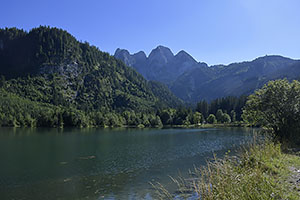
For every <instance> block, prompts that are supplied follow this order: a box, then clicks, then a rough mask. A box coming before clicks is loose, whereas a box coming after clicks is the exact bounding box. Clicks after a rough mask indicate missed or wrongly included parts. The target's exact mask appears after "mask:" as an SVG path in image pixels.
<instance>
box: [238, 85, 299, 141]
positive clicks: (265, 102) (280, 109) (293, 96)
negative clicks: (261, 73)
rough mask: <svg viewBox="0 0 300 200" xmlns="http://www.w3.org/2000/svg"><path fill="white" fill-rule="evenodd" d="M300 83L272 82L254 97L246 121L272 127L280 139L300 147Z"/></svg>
mask: <svg viewBox="0 0 300 200" xmlns="http://www.w3.org/2000/svg"><path fill="white" fill-rule="evenodd" d="M299 102H300V82H299V81H293V82H291V83H289V82H288V81H287V80H276V81H270V82H269V83H268V84H266V85H265V86H264V87H263V88H262V89H260V90H257V91H256V92H255V93H254V94H253V95H250V96H249V98H248V100H247V103H246V106H245V109H244V113H243V118H244V120H245V121H247V122H248V123H251V124H253V125H261V126H264V127H267V128H271V129H272V130H273V132H274V133H275V135H276V136H277V138H278V139H280V140H288V141H290V142H295V143H298V144H300V136H299V131H300V123H299V121H300V112H299V110H300V104H299Z"/></svg>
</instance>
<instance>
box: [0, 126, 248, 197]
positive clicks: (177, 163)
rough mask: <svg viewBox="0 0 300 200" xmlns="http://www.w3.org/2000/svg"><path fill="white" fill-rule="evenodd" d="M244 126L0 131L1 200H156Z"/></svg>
mask: <svg viewBox="0 0 300 200" xmlns="http://www.w3.org/2000/svg"><path fill="white" fill-rule="evenodd" d="M249 134H251V130H246V129H237V128H234V129H148V130H137V129H119V130H116V129H80V130H78V129H9V128H1V129H0V157H1V160H2V162H1V165H0V199H124V198H125V199H151V196H153V189H152V187H151V185H150V184H149V182H157V181H159V182H161V183H163V184H164V185H166V186H167V187H168V188H170V189H172V188H173V185H172V184H171V183H170V178H169V176H173V177H176V176H177V175H178V172H179V171H180V172H181V173H182V175H183V176H188V174H187V172H188V169H191V168H193V166H194V165H196V166H199V165H203V164H205V162H206V160H207V159H209V158H211V157H212V155H213V153H216V154H219V155H223V154H224V152H225V151H226V150H228V149H234V148H237V147H238V146H240V145H241V144H243V143H245V142H247V141H248V140H249V139H250V138H251V136H249Z"/></svg>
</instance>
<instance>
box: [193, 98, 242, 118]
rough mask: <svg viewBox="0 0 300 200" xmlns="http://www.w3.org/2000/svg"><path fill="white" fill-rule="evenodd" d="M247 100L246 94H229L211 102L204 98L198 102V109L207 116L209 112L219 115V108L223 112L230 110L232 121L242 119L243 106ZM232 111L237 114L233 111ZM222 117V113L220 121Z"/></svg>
mask: <svg viewBox="0 0 300 200" xmlns="http://www.w3.org/2000/svg"><path fill="white" fill-rule="evenodd" d="M246 100H247V97H246V96H240V97H232V96H229V97H224V98H218V99H215V100H213V101H211V102H210V103H208V102H207V101H205V100H202V101H200V102H198V103H197V106H196V110H197V111H198V112H200V113H202V114H203V115H204V117H205V118H207V117H208V115H209V114H214V115H216V116H217V112H218V110H221V111H222V112H225V113H229V112H230V116H231V121H232V122H235V121H241V120H242V118H241V115H242V108H243V107H244V105H245V103H246ZM232 111H233V112H234V113H235V114H234V113H232ZM233 117H234V119H233ZM218 118H219V119H218ZM221 118H222V117H221V115H220V116H219V117H217V119H218V121H221Z"/></svg>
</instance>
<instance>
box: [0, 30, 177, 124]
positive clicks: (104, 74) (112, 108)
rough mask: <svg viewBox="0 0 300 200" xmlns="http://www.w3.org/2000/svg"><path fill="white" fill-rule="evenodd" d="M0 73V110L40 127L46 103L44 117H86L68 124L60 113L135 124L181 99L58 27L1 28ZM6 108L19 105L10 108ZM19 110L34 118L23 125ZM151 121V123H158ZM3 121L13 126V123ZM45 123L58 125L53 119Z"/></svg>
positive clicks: (86, 118)
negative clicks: (33, 120) (129, 119)
mask: <svg viewBox="0 0 300 200" xmlns="http://www.w3.org/2000/svg"><path fill="white" fill-rule="evenodd" d="M0 76H1V77H0V87H1V91H2V96H1V98H2V99H1V101H0V104H1V105H0V106H1V108H2V110H0V111H1V115H2V116H4V115H5V116H4V118H5V117H8V118H10V117H11V118H14V120H15V121H16V123H15V124H14V125H15V126H18V125H20V126H23V125H24V126H44V124H43V123H39V121H38V119H39V117H37V116H39V113H49V112H50V111H49V112H48V111H47V112H46V111H45V112H44V108H45V109H46V108H48V110H51V112H52V113H50V114H49V115H48V116H52V117H53V116H54V115H56V116H57V117H64V114H65V116H66V115H67V114H66V112H68V111H74V112H75V113H77V114H75V115H76V116H79V118H80V119H81V120H83V119H85V120H86V121H88V122H87V123H78V124H76V123H75V124H74V123H73V122H74V121H76V120H75V119H74V117H73V118H72V117H71V118H72V119H71V121H72V123H71V122H70V123H66V121H68V120H67V118H64V120H63V122H64V123H63V124H64V125H70V126H73V125H76V126H89V125H95V124H96V125H100V124H101V125H113V124H114V122H112V123H110V122H105V123H103V122H100V121H101V120H100V119H99V120H98V121H99V123H98V122H92V121H93V119H94V118H97V117H98V118H101V117H102V118H105V120H109V119H112V118H113V119H117V120H115V121H118V123H116V124H118V125H124V124H127V122H124V118H126V117H128V115H130V117H132V118H134V120H135V118H136V121H135V122H131V124H135V125H138V124H142V123H143V122H142V121H141V120H144V121H149V119H148V118H151V119H152V118H154V119H156V114H155V113H156V110H157V109H165V108H170V107H177V106H179V105H181V104H182V102H181V101H180V100H179V99H178V98H176V97H175V96H174V95H172V93H171V92H170V91H169V89H168V88H167V87H165V86H164V85H162V84H159V83H154V82H149V81H147V80H145V79H144V78H143V77H142V76H141V75H140V74H139V73H137V72H136V71H135V70H133V69H132V68H129V67H127V66H126V65H125V64H124V63H123V62H121V61H119V60H117V59H115V58H114V57H112V56H110V55H109V54H108V53H105V52H102V51H100V50H99V49H98V48H97V47H95V46H92V45H90V44H89V43H87V42H85V43H82V42H79V41H77V40H76V38H75V37H73V36H72V35H71V34H69V33H68V32H66V31H64V30H61V29H58V28H50V27H42V26H41V27H38V28H34V29H32V30H31V31H29V32H26V31H23V30H20V29H16V28H6V29H0ZM4 94H5V95H6V96H5V97H4V96H3V95H4ZM166 95H167V96H166ZM10 99H11V100H10ZM7 102H9V103H7ZM14 102H15V104H14ZM15 105H18V106H15ZM29 105H32V106H33V107H32V110H34V111H32V112H34V113H32V112H29V110H28V108H29V107H30V106H29ZM45 105H47V106H45ZM5 107H10V108H11V109H15V108H18V109H15V110H14V111H13V112H10V111H9V110H7V109H5ZM18 110H19V111H18ZM18 112H19V114H20V115H24V116H22V117H28V118H30V117H31V118H33V119H35V120H36V121H35V122H34V123H32V124H30V123H29V124H28V123H27V122H26V123H25V124H23V122H21V121H22V120H21V119H20V118H18V117H17V116H16V115H17V113H18ZM23 112H24V113H23ZM125 112H128V113H130V114H128V113H127V114H124V113H125ZM25 113H27V114H28V116H25ZM141 113H145V116H143V115H142V114H141ZM123 114H124V115H123ZM6 115H7V116H6ZM8 115H10V116H8ZM96 115H97V117H96ZM100 115H101V116H100ZM106 115H110V116H106ZM114 115H115V116H114ZM125 115H126V117H125ZM133 115H134V117H133ZM148 115H149V116H148ZM150 115H153V117H150ZM105 116H106V117H105ZM22 117H21V118H22ZM53 118H55V117H53ZM102 118H101V119H102ZM121 118H122V119H121ZM146 118H147V119H146ZM73 119H74V120H73ZM132 120H133V119H132ZM29 121H30V120H29ZM54 121H55V120H54ZM83 121H84V120H83ZM150 121H151V120H150ZM154 121H155V120H152V122H153V123H152V124H155V123H156V124H159V123H160V122H154ZM2 124H3V125H12V123H11V122H9V123H8V122H5V123H4V122H3V123H2ZM46 124H48V125H49V126H60V124H59V123H56V122H51V123H46ZM145 124H147V125H148V122H145ZM150 124H151V123H149V125H150Z"/></svg>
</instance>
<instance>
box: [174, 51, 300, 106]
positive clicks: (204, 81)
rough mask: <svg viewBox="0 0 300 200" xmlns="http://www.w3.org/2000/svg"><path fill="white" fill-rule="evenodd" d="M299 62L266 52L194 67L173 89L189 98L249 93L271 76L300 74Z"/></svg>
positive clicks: (179, 79)
mask: <svg viewBox="0 0 300 200" xmlns="http://www.w3.org/2000/svg"><path fill="white" fill-rule="evenodd" d="M299 64H300V61H297V60H292V59H289V58H285V57H282V56H264V57H260V58H257V59H255V60H253V61H250V62H241V63H233V64H229V65H227V66H226V65H217V66H211V67H209V68H206V70H203V69H193V70H190V71H187V72H186V73H184V74H182V75H181V76H179V77H178V78H177V79H176V80H175V81H174V83H173V84H172V86H171V90H172V91H173V92H174V94H175V95H176V96H178V97H179V98H181V99H183V100H185V101H189V102H197V101H199V100H201V99H206V100H209V101H210V100H213V99H216V98H219V97H225V96H240V95H249V94H251V93H253V91H254V90H256V89H259V88H261V87H262V86H263V85H264V84H266V83H267V82H268V81H270V80H275V79H282V78H287V79H288V80H293V79H297V78H299V77H300V65H299Z"/></svg>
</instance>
